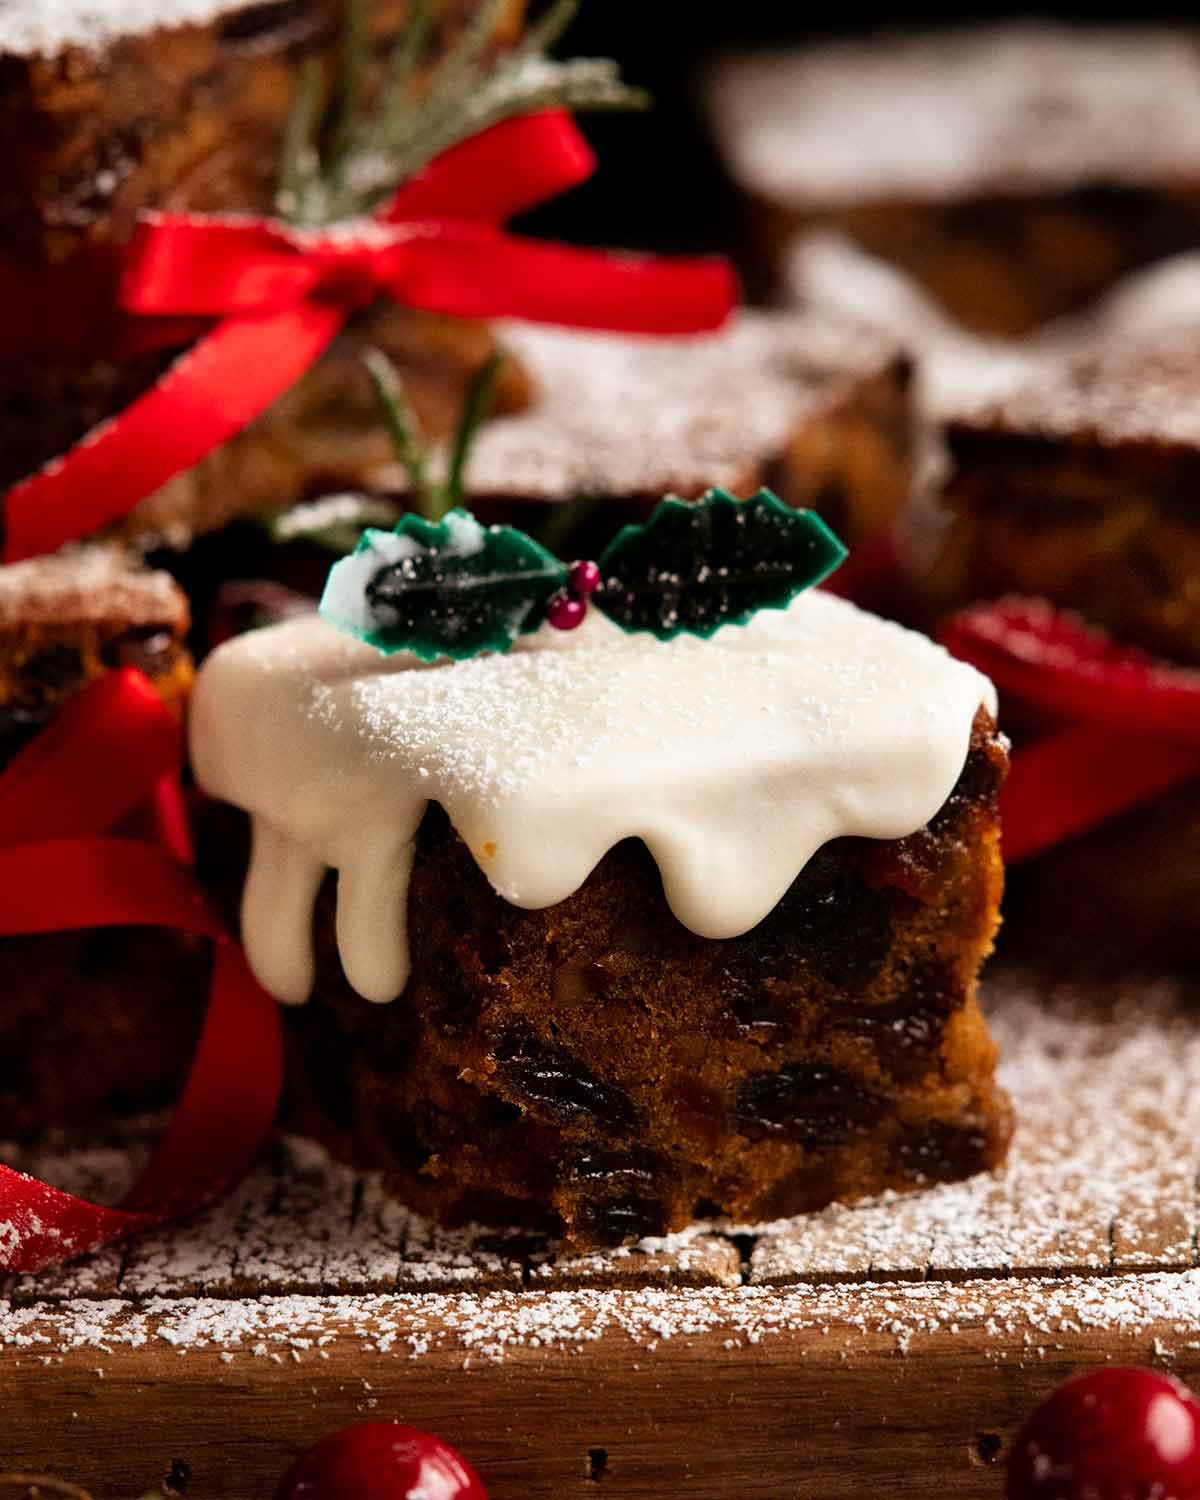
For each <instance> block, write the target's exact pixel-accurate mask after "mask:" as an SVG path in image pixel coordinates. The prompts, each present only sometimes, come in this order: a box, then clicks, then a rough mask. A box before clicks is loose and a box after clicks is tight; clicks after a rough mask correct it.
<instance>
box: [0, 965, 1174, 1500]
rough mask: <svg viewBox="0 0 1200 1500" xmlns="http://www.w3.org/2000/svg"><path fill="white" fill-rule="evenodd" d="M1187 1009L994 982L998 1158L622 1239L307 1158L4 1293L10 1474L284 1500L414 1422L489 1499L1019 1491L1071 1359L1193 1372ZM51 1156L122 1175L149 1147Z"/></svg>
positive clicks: (1161, 997)
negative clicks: (337, 1430)
mask: <svg viewBox="0 0 1200 1500" xmlns="http://www.w3.org/2000/svg"><path fill="white" fill-rule="evenodd" d="M1195 998H1196V997H1195V996H1190V997H1189V996H1188V995H1187V994H1186V993H1185V992H1184V989H1183V987H1182V986H1180V985H1176V984H1168V983H1162V984H1159V985H1156V986H1140V987H1134V986H1128V987H1126V988H1124V989H1114V990H1112V991H1108V992H1105V993H1098V992H1092V993H1090V994H1081V993H1078V992H1071V991H1062V992H1058V993H1054V994H1047V993H1042V992H1039V991H1038V990H1037V988H1036V987H1035V986H1033V985H1031V984H1029V983H1027V982H1024V981H1022V980H1021V979H1020V978H1019V977H1017V976H1011V975H1010V976H1004V977H1001V978H1000V979H997V980H995V981H993V983H992V985H991V987H990V997H989V1003H990V1009H991V1012H992V1017H993V1023H994V1025H995V1028H996V1031H997V1034H998V1036H999V1037H1000V1039H1001V1041H1002V1043H1003V1044H1004V1046H1005V1054H1006V1055H1005V1062H1004V1076H1005V1081H1006V1083H1007V1085H1008V1087H1009V1088H1010V1089H1011V1090H1012V1092H1013V1094H1014V1097H1015V1100H1016V1104H1017V1107H1018V1111H1019V1116H1020V1119H1021V1129H1020V1131H1019V1134H1018V1138H1017V1142H1016V1146H1015V1150H1014V1155H1013V1160H1012V1162H1011V1164H1010V1166H1009V1168H1008V1170H1007V1171H1006V1172H1005V1174H1004V1175H1003V1176H1002V1177H999V1178H984V1179H979V1180H977V1181H975V1182H971V1183H967V1184H962V1185H955V1186H950V1187H945V1188H939V1189H936V1190H934V1191H932V1192H930V1193H928V1194H926V1195H924V1196H922V1197H920V1198H913V1199H905V1200H899V1201H895V1202H886V1203H872V1204H868V1205H862V1206H859V1207H857V1208H851V1209H837V1210H831V1211H828V1212H826V1213H823V1214H820V1215H817V1216H814V1217H812V1218H809V1219H804V1220H795V1221H789V1222H785V1223H780V1224H774V1225H766V1226H763V1225H760V1226H736V1225H727V1224H722V1225H709V1226H700V1227H698V1228H697V1229H696V1230H694V1231H690V1232H689V1233H687V1234H685V1235H681V1236H675V1237H674V1238H672V1239H670V1240H666V1241H662V1242H657V1243H654V1244H650V1245H646V1246H643V1247H639V1248H638V1249H636V1250H626V1251H622V1252H617V1253H614V1254H610V1255H604V1256H591V1257H587V1258H584V1259H576V1260H572V1261H563V1260H559V1259H556V1258H555V1256H554V1254H553V1251H552V1249H551V1248H550V1247H547V1246H546V1245H544V1244H542V1243H540V1242H538V1241H536V1240H530V1239H514V1238H511V1237H509V1238H505V1237H504V1236H497V1235H490V1236H488V1235H478V1236H472V1235H469V1234H457V1235H456V1234H447V1233H444V1232H439V1231H436V1230H433V1229H431V1228H430V1227H429V1226H428V1225H426V1224H424V1223H422V1222H421V1221H420V1220H418V1219H416V1218H414V1217H413V1216H412V1215H410V1214H408V1213H406V1212H405V1211H404V1210H403V1209H402V1208H400V1207H399V1206H398V1205H396V1204H394V1203H391V1202H389V1201H388V1200H387V1199H386V1198H385V1197H384V1196H383V1195H382V1194H381V1192H380V1190H379V1188H378V1185H377V1183H375V1182H374V1181H372V1180H370V1179H363V1178H359V1177H356V1176H355V1175H354V1174H353V1173H350V1172H347V1171H344V1170H342V1169H340V1168H337V1167H336V1166H333V1165H331V1164H330V1163H329V1162H328V1161H327V1160H326V1159H325V1158H323V1157H322V1156H321V1155H319V1154H318V1153H316V1152H314V1151H313V1150H312V1149H311V1148H310V1147H307V1146H305V1145H304V1144H303V1143H299V1142H288V1143H283V1144H281V1146H280V1147H279V1148H278V1150H277V1151H276V1152H275V1153H274V1154H273V1156H272V1158H271V1160H269V1161H268V1162H266V1163H265V1164H264V1165H263V1167H262V1168H261V1169H260V1170H259V1171H258V1172H257V1173H256V1174H255V1175H254V1176H253V1177H252V1178H251V1179H250V1180H248V1181H247V1182H246V1183H245V1184H244V1185H243V1187H242V1188H241V1189H240V1190H239V1192H238V1193H236V1194H235V1195H234V1196H233V1197H232V1198H230V1199H229V1200H228V1201H227V1202H225V1203H223V1204H221V1205H220V1206H219V1207H217V1208H216V1209H214V1210H213V1211H212V1212H211V1213H210V1214H209V1215H207V1216H206V1217H205V1218H204V1219H203V1220H202V1221H199V1222H197V1223H194V1224H191V1225H188V1226H185V1227H181V1228H176V1229H174V1230H172V1231H170V1232H168V1233H166V1234H162V1235H156V1236H152V1237H149V1238H147V1239H144V1240H142V1241H139V1242H137V1243H136V1244H133V1245H130V1246H127V1247H125V1248H124V1249H122V1250H120V1251H110V1252H105V1253H103V1254H101V1255H99V1256H96V1257H93V1258H92V1259H90V1260H88V1261H86V1262H83V1263H81V1264H79V1265H76V1266H73V1267H70V1268H68V1269H67V1270H65V1271H61V1272H57V1273H54V1274H52V1275H48V1276H45V1277H41V1278H38V1279H36V1280H31V1279H20V1280H18V1281H15V1282H13V1283H11V1284H10V1285H9V1286H8V1287H7V1288H6V1289H5V1290H6V1293H7V1296H6V1299H5V1301H4V1304H3V1306H0V1471H2V1470H5V1469H22V1470H29V1469H35V1470H37V1469H40V1470H47V1471H50V1472H53V1473H55V1474H58V1475H60V1476H62V1477H64V1478H67V1479H70V1480H73V1481H74V1482H76V1483H78V1484H82V1485H84V1486H86V1487H88V1488H89V1489H91V1490H92V1491H93V1492H94V1494H95V1495H96V1496H97V1500H124V1497H130V1500H131V1497H133V1496H134V1495H137V1494H140V1493H142V1491H144V1490H145V1489H147V1488H148V1487H149V1486H150V1485H151V1484H152V1483H155V1482H157V1481H158V1480H159V1479H160V1478H161V1477H162V1476H163V1475H164V1474H166V1473H167V1472H168V1470H169V1469H170V1467H171V1464H172V1462H173V1461H174V1460H182V1461H183V1462H184V1463H185V1464H186V1465H187V1466H188V1467H189V1468H190V1470H191V1474H192V1478H191V1482H190V1485H189V1487H188V1490H187V1494H188V1496H189V1497H194V1500H257V1497H259V1496H261V1497H263V1500H269V1497H270V1495H271V1493H272V1489H273V1485H274V1483H275V1481H276V1480H277V1478H278V1476H279V1474H280V1473H281V1472H282V1471H283V1469H284V1468H285V1467H286V1466H287V1464H288V1462H289V1461H290V1460H291V1458H292V1457H293V1456H294V1455H295V1454H296V1453H297V1452H298V1451H300V1450H301V1449H302V1448H304V1447H305V1446H307V1444H308V1443H310V1442H311V1441H313V1440H314V1439H315V1438H316V1437H318V1436H319V1435H321V1434H322V1433H324V1432H326V1431H329V1430H331V1429H332V1428H334V1427H337V1426H341V1425H344V1424H346V1423H350V1422H354V1421H367V1420H372V1419H375V1420H378V1419H382V1418H397V1419H401V1420H404V1421H408V1422H413V1423H415V1424H417V1425H420V1426H426V1427H430V1428H433V1429H434V1430H437V1431H440V1432H442V1433H444V1434H445V1435H446V1436H447V1437H448V1438H449V1439H450V1440H451V1441H452V1442H454V1443H456V1444H457V1445H458V1446H460V1447H461V1448H462V1450H463V1451H464V1452H465V1453H467V1454H468V1455H469V1456H470V1457H471V1459H472V1460H473V1461H474V1462H475V1463H476V1465H477V1466H478V1467H479V1469H480V1471H481V1472H482V1474H483V1476H484V1478H485V1480H486V1481H487V1483H488V1486H489V1490H490V1493H491V1495H492V1497H493V1500H591V1497H596V1496H598V1495H607V1496H609V1497H620V1500H650V1497H654V1500H663V1497H667V1496H670V1497H674V1496H676V1495H678V1496H680V1497H683V1496H685V1495H686V1496H687V1497H689V1500H730V1497H733V1496H739V1497H741V1496H744V1497H747V1500H750V1497H759V1496H761V1497H763V1500H767V1497H770V1500H782V1497H788V1500H793V1497H794V1500H840V1497H846V1500H850V1497H854V1500H859V1497H860V1496H862V1495H863V1494H866V1493H868V1492H870V1491H871V1489H872V1488H879V1489H880V1490H881V1492H882V1493H885V1494H888V1495H897V1496H914V1497H915V1496H922V1497H927V1496H928V1495H929V1494H931V1493H935V1492H938V1493H940V1494H942V1495H945V1496H947V1497H960V1496H961V1497H964V1500H966V1497H976V1496H978V1497H981V1500H982V1497H984V1496H987V1497H993V1500H994V1497H996V1496H997V1495H998V1494H999V1493H1000V1488H999V1486H1000V1480H999V1473H998V1470H997V1467H996V1465H997V1461H998V1459H999V1458H1000V1455H1002V1452H1003V1447H1004V1444H1005V1442H1006V1441H1007V1440H1008V1439H1009V1438H1010V1436H1011V1434H1012V1432H1013V1431H1014V1429H1015V1426H1016V1425H1017V1423H1018V1422H1019V1420H1020V1418H1021V1417H1022V1415H1023V1414H1024V1413H1025V1412H1026V1411H1027V1410H1028V1409H1029V1407H1030V1406H1031V1405H1032V1404H1034V1402H1036V1400H1037V1399H1038V1398H1039V1397H1040V1396H1041V1395H1042V1394H1044V1393H1045V1392H1047V1391H1048V1390H1049V1389H1050V1388H1051V1387H1052V1386H1053V1385H1054V1384H1055V1383H1057V1381H1058V1380H1059V1379H1061V1378H1062V1377H1063V1375H1065V1374H1066V1373H1067V1372H1068V1371H1070V1370H1071V1369H1074V1368H1076V1367H1078V1366H1079V1365H1087V1364H1094V1363H1099V1362H1101V1361H1104V1360H1108V1359H1113V1360H1121V1361H1136V1362H1148V1363H1153V1364H1159V1365H1162V1366H1164V1367H1167V1368H1171V1369H1173V1370H1175V1371H1177V1372H1179V1373H1181V1374H1182V1375H1183V1376H1184V1378H1193V1379H1200V1270H1197V1269H1194V1268H1195V1267H1196V1266H1197V1254H1196V1231H1197V1225H1198V1223H1200V1211H1198V1205H1197V1195H1196V1178H1197V1169H1198V1167H1200V1128H1198V1127H1200V1090H1195V1089H1194V1088H1193V1081H1194V1080H1196V1079H1197V1078H1200V1012H1197V1011H1195V1010H1194V1009H1193V1006H1192V1004H1191V1003H1190V1002H1194V1000H1195ZM30 1164H31V1165H35V1166H37V1167H39V1168H40V1169H41V1170H43V1171H52V1172H53V1173H54V1174H55V1175H57V1176H58V1177H59V1178H60V1179H66V1180H70V1181H72V1182H73V1183H75V1184H77V1185H79V1186H85V1187H88V1188H90V1189H93V1190H95V1189H98V1188H100V1187H101V1186H107V1188H108V1189H109V1190H112V1189H113V1188H114V1187H115V1186H116V1185H117V1183H118V1181H119V1178H120V1175H121V1174H122V1173H123V1172H127V1171H128V1152H127V1151H126V1149H125V1148H124V1147H117V1148H105V1149H102V1150H93V1151H91V1152H74V1153H70V1154H67V1155H65V1156H64V1155H58V1156H57V1157H56V1158H55V1159H53V1160H50V1159H49V1158H48V1156H47V1154H46V1153H43V1154H42V1158H41V1159H40V1160H39V1161H37V1162H33V1163H30Z"/></svg>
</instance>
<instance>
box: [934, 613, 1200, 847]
mask: <svg viewBox="0 0 1200 1500" xmlns="http://www.w3.org/2000/svg"><path fill="white" fill-rule="evenodd" d="M941 639H942V642H943V644H944V645H945V646H946V647H947V648H948V649H949V650H950V651H952V652H953V653H954V655H955V656H958V657H961V658H962V659H963V660H964V661H969V662H971V663H972V664H973V665H974V666H977V667H978V668H979V669H980V671H982V672H985V673H986V674H987V675H988V676H989V677H990V678H991V679H992V681H993V682H994V683H995V684H996V686H997V688H998V689H999V690H1000V694H1001V696H1002V698H1003V699H1004V701H1005V704H1006V705H1010V706H1012V707H1015V708H1018V709H1020V710H1022V711H1024V712H1025V713H1026V714H1027V715H1028V714H1032V715H1033V716H1034V717H1035V718H1036V719H1037V720H1038V721H1039V723H1040V725H1041V728H1042V731H1043V732H1042V734H1041V736H1040V737H1039V738H1036V739H1034V740H1032V741H1031V742H1030V743H1029V744H1024V745H1022V746H1021V747H1020V748H1019V749H1018V750H1017V752H1016V753H1015V754H1014V756H1013V763H1012V771H1011V773H1010V774H1009V777H1008V780H1007V781H1006V783H1005V786H1004V790H1003V791H1002V793H1001V799H1000V807H1001V815H1002V819H1003V825H1004V856H1005V859H1006V860H1007V861H1008V862H1009V863H1010V864H1014V863H1016V862H1017V861H1019V860H1022V859H1028V858H1029V857H1030V856H1032V855H1035V854H1040V853H1042V852H1044V851H1045V850H1047V849H1050V848H1052V847H1053V846H1054V845H1055V844H1060V843H1063V842H1065V841H1066V840H1067V839H1071V838H1075V837H1078V836H1079V835H1080V834H1082V833H1086V832H1087V831H1088V830H1089V829H1092V828H1095V827H1098V826H1099V825H1100V824H1102V823H1105V822H1107V821H1108V820H1109V819H1110V818H1114V817H1117V816H1118V815H1119V814H1121V813H1123V812H1127V811H1129V810H1130V809H1131V808H1134V807H1137V806H1139V805H1140V804H1141V803H1144V802H1148V801H1150V800H1152V799H1153V798H1155V797H1159V796H1162V795H1163V794H1164V793H1165V792H1168V791H1170V790H1171V789H1172V788H1174V787H1177V786H1182V785H1183V784H1184V783H1185V782H1187V781H1191V780H1193V779H1194V778H1197V777H1200V672H1195V671H1189V670H1187V669H1186V668H1183V667H1177V666H1174V665H1172V664H1171V663H1169V662H1165V661H1159V660H1157V659H1156V658H1154V657H1152V656H1150V655H1149V654H1148V653H1146V652H1144V651H1139V650H1136V649H1135V648H1132V647H1124V646H1117V645H1114V644H1113V643H1112V641H1110V640H1109V639H1108V637H1107V636H1105V635H1104V634H1102V633H1101V632H1100V631H1098V630H1093V629H1090V628H1089V627H1088V626H1087V625H1085V624H1084V623H1083V622H1082V621H1081V620H1080V619H1079V617H1078V616H1077V615H1074V614H1071V613H1070V612H1068V611H1056V610H1054V609H1053V608H1052V607H1051V606H1050V605H1049V604H1047V603H1045V601H1043V600H1039V599H1002V600H999V601H998V602H996V603H993V604H980V605H976V606H974V607H973V608H971V609H968V610H964V611H963V612H962V613H961V614H958V615H955V616H953V617H952V618H951V619H950V620H948V621H947V622H946V624H945V625H944V626H943V628H942V631H941Z"/></svg>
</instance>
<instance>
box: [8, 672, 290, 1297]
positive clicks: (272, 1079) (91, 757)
mask: <svg viewBox="0 0 1200 1500" xmlns="http://www.w3.org/2000/svg"><path fill="white" fill-rule="evenodd" d="M180 752H181V743H180V731H179V727H178V725H177V724H176V723H175V722H174V720H173V719H172V718H171V716H170V715H169V714H168V712H167V711H166V709H165V708H163V706H162V704H161V703H160V702H159V700H158V698H157V697H156V695H155V693H154V690H153V688H152V687H151V686H150V684H149V682H148V681H147V680H146V678H145V677H144V676H142V675H141V674H140V673H138V672H135V671H132V670H125V671H120V672H115V673H111V674H109V675H108V676H106V677H104V678H101V679H100V681H99V682H97V683H96V684H94V685H93V686H92V687H91V688H89V689H87V690H86V691H85V692H83V693H81V694H79V695H78V696H77V697H75V698H73V699H71V700H70V701H68V702H67V703H66V704H65V705H64V706H63V707H62V708H61V709H60V710H59V711H58V713H57V714H56V716H55V718H54V719H53V720H52V721H51V723H50V725H49V726H48V727H47V728H46V729H45V730H43V731H42V733H41V734H40V735H39V736H38V737H37V739H35V740H34V741H33V742H32V743H31V744H30V745H28V746H26V748H25V749H24V750H23V751H21V752H20V754H18V756H17V757H16V758H15V759H14V760H13V761H12V763H11V764H10V766H9V767H8V769H7V770H6V771H4V772H3V774H0V936H17V935H23V934H30V933H47V932H57V931H62V930H64V929H71V930H79V929H83V928H92V927H110V926H155V927H168V928H172V929H174V930H177V931H179V932H185V933H193V934H197V935H199V936H202V937H209V938H212V939H213V940H214V941H215V942H216V945H217V952H216V962H215V967H214V971H213V979H212V989H211V994H210V998H209V1006H208V1013H207V1016H206V1019H205V1023H204V1029H203V1031H202V1033H201V1037H200V1042H199V1045H198V1047H197V1049H196V1055H195V1057H194V1059H193V1062H192V1067H191V1071H190V1074H189V1076H188V1080H187V1083H186V1085H185V1088H184V1091H183V1095H182V1097H181V1099H180V1102H179V1105H178V1107H177V1108H176V1111H175V1115H174V1118H173V1119H172V1121H171V1124H170V1126H169V1127H168V1130H167V1132H166V1135H165V1136H164V1138H163V1140H162V1142H161V1144H160V1145H159V1147H158V1149H157V1151H156V1152H155V1155H154V1157H153V1159H152V1160H151V1162H150V1164H149V1166H148V1167H147V1169H146V1171H145V1172H144V1173H143V1175H142V1176H141V1178H140V1179H139V1181H138V1182H137V1184H136V1185H135V1186H134V1188H133V1190H132V1192H131V1193H130V1194H129V1196H128V1198H127V1199H126V1200H125V1202H124V1203H123V1204H122V1205H121V1206H120V1207H118V1208H106V1207H103V1206H101V1205H100V1204H96V1203H90V1202H88V1201H87V1200H85V1199H82V1198H78V1197H76V1196H74V1195H73V1194H71V1193H67V1192H64V1191H62V1189H60V1188H55V1187H51V1186H50V1185H49V1184H48V1183H44V1182H39V1181H38V1180H37V1179H36V1178H33V1177H29V1176H27V1175H26V1174H25V1173H22V1172H17V1171H15V1170H13V1169H12V1168H10V1167H0V1268H3V1269H5V1270H7V1271H22V1272H32V1271H40V1270H42V1269H44V1268H45V1267H47V1266H50V1265H55V1264H58V1263H60V1262H62V1261H65V1260H69V1259H71V1258H72V1257H74V1256H77V1255H82V1254H84V1253H86V1252H88V1251H92V1250H95V1249H97V1248H99V1246H101V1245H105V1244H108V1243H109V1242H110V1241H112V1240H115V1239H119V1238H121V1237H123V1236H125V1235H127V1234H130V1233H133V1232H134V1231H136V1230H140V1229H146V1228H149V1227H152V1226H154V1225H159V1224H162V1223H165V1222H166V1221H168V1220H169V1219H172V1218H176V1217H178V1216H180V1215H182V1214H186V1213H190V1212H192V1211H194V1210H195V1209H197V1208H199V1207H201V1206H202V1205H204V1204H205V1203H208V1202H210V1201H211V1200H212V1199H213V1198H214V1197H216V1196H218V1195H219V1194H220V1193H221V1192H223V1191H225V1190H226V1189H227V1188H229V1187H230V1186H231V1185H232V1184H233V1183H235V1182H237V1181H238V1180H239V1179H240V1178H241V1177H242V1176H243V1175H244V1174H245V1172H246V1170H247V1169H248V1168H249V1167H250V1165H251V1164H252V1163H253V1161H254V1159H255V1157H256V1156H257V1154H258V1152H259V1150H260V1148H261V1146H262V1144H263V1141H264V1140H265V1139H266V1137H267V1135H268V1133H269V1131H270V1129H271V1127H272V1124H273V1122H274V1118H275V1111H276V1106H277V1104H278V1099H279V1091H280V1087H281V1083H282V1074H283V1057H282V1041H281V1033H280V1026H279V1016H278V1008H277V1006H276V1004H275V1002H274V1001H273V1000H272V999H271V997H270V996H269V995H267V994H266V993H265V991H264V990H262V989H261V988H260V986H259V985H258V984H257V982H256V981H255V980H254V978H253V977H252V976H251V974H250V971H249V969H248V967H247V965H246V961H245V958H244V957H243V955H242V953H241V950H240V948H238V946H237V945H236V944H235V943H234V942H232V940H231V939H230V938H229V936H228V935H227V934H226V933H225V931H224V930H223V928H222V926H221V923H220V922H219V920H218V919H217V917H216V916H215V915H214V914H213V912H212V911H211V910H210V908H209V906H208V904H207V901H206V900H205V897H204V894H203V892H202V891H201V890H200V888H199V886H198V885H197V884H196V882H195V880H194V878H193V877H192V875H191V874H190V872H189V871H188V870H187V869H186V867H185V866H184V865H183V864H181V863H180V862H179V859H178V858H177V857H176V854H175V853H173V852H171V851H170V846H169V847H168V848H163V847H159V846H158V845H155V844H151V843H147V842H143V841H142V840H139V839H136V838H127V837H120V836H117V835H115V834H113V833H112V832H111V830H112V829H113V828H114V826H116V825H117V824H119V823H120V822H121V821H122V819H124V818H126V817H127V816H128V815H129V814H131V813H133V812H135V811H136V810H137V809H139V808H140V807H142V806H143V805H144V804H145V803H146V802H147V800H148V799H150V800H151V802H152V803H153V805H154V808H155V810H156V812H157V814H158V816H159V818H160V819H162V818H163V817H166V818H167V821H168V823H169V824H174V825H175V827H174V835H173V838H172V845H174V846H175V847H176V849H178V846H179V843H180V841H182V842H183V846H184V847H185V848H186V839H185V838H184V836H183V834H182V833H181V831H180V829H179V827H178V805H177V801H176V799H174V798H173V797H172V795H171V792H170V786H171V783H172V778H173V773H174V771H175V770H176V768H177V767H178V764H179V757H180ZM163 1004H164V1005H169V1004H171V997H170V996H169V995H164V996H163ZM83 1063H84V1060H83V1059H81V1064H83Z"/></svg>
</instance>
